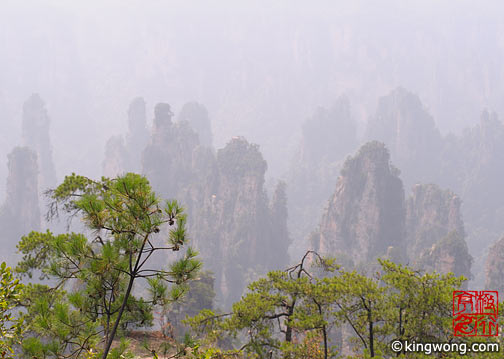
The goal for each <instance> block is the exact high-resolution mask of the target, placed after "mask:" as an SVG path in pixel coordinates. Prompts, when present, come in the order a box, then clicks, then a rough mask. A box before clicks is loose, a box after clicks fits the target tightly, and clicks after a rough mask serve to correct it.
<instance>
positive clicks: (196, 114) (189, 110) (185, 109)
mask: <svg viewBox="0 0 504 359" xmlns="http://www.w3.org/2000/svg"><path fill="white" fill-rule="evenodd" d="M178 120H179V121H187V122H189V124H190V125H191V127H192V128H193V129H194V131H196V133H197V134H198V136H199V142H200V144H201V145H202V146H205V147H212V142H213V140H212V126H211V124H210V118H209V117H208V111H207V109H206V107H205V106H203V105H202V104H199V103H197V102H188V103H186V104H185V105H184V106H182V109H181V110H180V112H179V114H178Z"/></svg>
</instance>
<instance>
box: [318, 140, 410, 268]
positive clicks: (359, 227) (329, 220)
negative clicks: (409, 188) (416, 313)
mask: <svg viewBox="0 0 504 359" xmlns="http://www.w3.org/2000/svg"><path fill="white" fill-rule="evenodd" d="M405 235H406V232H405V208H404V190H403V185H402V182H401V180H400V179H399V176H398V170H397V169H395V168H394V167H393V166H392V165H391V163H390V156H389V153H388V150H387V149H386V148H385V145H383V144H382V143H379V142H369V143H367V144H365V145H364V146H362V147H361V149H360V150H359V152H358V153H357V154H356V155H355V156H353V157H351V158H349V159H348V160H347V161H346V162H345V164H344V166H343V169H342V171H341V176H340V178H339V179H338V181H337V183H336V190H335V192H334V194H333V196H332V197H331V198H330V199H329V204H328V207H327V209H326V211H325V213H324V214H323V217H322V221H321V224H320V229H319V238H318V241H316V242H318V243H315V245H316V248H317V249H318V250H319V251H320V252H321V253H324V254H331V255H335V254H343V255H346V256H348V257H350V258H351V259H352V260H353V261H354V262H355V263H362V262H368V261H370V260H372V259H374V258H376V257H377V256H382V255H385V254H386V253H387V252H391V249H392V251H393V252H395V253H397V255H396V257H399V258H396V259H403V260H404V255H405Z"/></svg>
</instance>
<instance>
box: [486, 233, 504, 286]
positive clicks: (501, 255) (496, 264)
mask: <svg viewBox="0 0 504 359" xmlns="http://www.w3.org/2000/svg"><path fill="white" fill-rule="evenodd" d="M485 272H486V273H485V274H486V281H485V288H486V289H487V290H497V291H499V292H500V293H503V292H504V280H503V278H504V237H503V238H501V239H500V240H498V241H497V242H495V243H494V244H493V245H492V246H491V247H490V249H489V251H488V258H487V262H486V271H485Z"/></svg>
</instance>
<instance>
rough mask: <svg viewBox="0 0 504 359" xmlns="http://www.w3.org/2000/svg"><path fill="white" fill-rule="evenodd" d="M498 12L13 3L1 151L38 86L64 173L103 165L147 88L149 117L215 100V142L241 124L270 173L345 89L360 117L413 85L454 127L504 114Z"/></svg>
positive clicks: (479, 7)
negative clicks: (319, 110)
mask: <svg viewBox="0 0 504 359" xmlns="http://www.w3.org/2000/svg"><path fill="white" fill-rule="evenodd" d="M501 10H502V7H501V6H500V5H499V2H497V1H495V2H483V3H478V4H475V3H474V2H470V1H451V2H450V1H444V2H439V1H417V2H409V1H386V2H380V3H369V2H364V1H351V2H338V3H334V2H332V1H328V2H323V1H320V2H316V3H315V4H310V5H308V4H306V3H305V2H300V1H299V2H298V1H276V2H273V4H272V3H271V2H266V1H265V2H261V1H254V2H234V1H215V2H195V1H193V2H191V1H149V2H145V1H117V2H113V1H105V2H102V1H96V2H93V1H91V2H88V1H86V2H65V1H21V2H20V1H8V0H7V1H6V0H4V1H2V4H1V10H0V44H1V49H2V56H1V57H0V115H1V120H0V125H1V133H2V140H1V151H2V153H6V152H8V150H9V149H10V148H11V147H12V146H13V145H15V144H17V143H19V138H20V118H21V108H22V103H23V102H24V101H25V100H26V98H28V97H29V95H31V94H32V93H39V94H40V95H41V97H42V98H43V99H44V101H45V102H46V104H47V109H48V113H49V116H50V118H51V137H52V142H53V147H54V157H55V163H56V167H57V173H58V176H59V178H61V176H63V175H64V174H66V173H69V172H71V171H75V172H80V173H86V174H89V175H91V176H96V175H98V174H99V172H98V171H99V168H100V167H99V166H96V163H97V162H100V161H101V160H102V157H103V148H104V143H105V141H106V139H107V138H108V137H109V136H110V135H112V134H113V133H117V132H119V131H120V130H121V129H122V128H123V127H124V126H125V120H124V118H125V111H126V108H127V105H128V103H129V101H130V100H131V99H132V98H133V97H136V96H143V97H144V98H145V99H146V101H147V106H148V109H149V111H148V113H149V115H150V116H149V117H152V116H151V114H152V108H153V106H154V104H155V103H157V102H159V101H166V102H169V103H170V104H172V106H173V107H174V108H175V109H180V107H181V105H182V104H183V103H184V102H186V101H190V100H196V101H199V102H201V103H203V104H205V106H207V108H208V110H209V113H210V114H211V118H212V122H213V128H214V132H215V145H216V146H217V147H220V146H222V145H223V144H225V143H226V141H227V139H228V138H229V137H230V136H233V135H236V134H239V135H244V136H246V137H247V139H249V140H250V141H252V142H256V143H259V144H260V145H261V148H262V150H263V152H264V155H265V157H266V159H267V160H268V164H269V171H268V175H269V176H280V175H281V174H282V173H283V172H284V171H285V170H286V168H285V161H284V160H283V159H284V158H286V156H289V154H290V152H291V151H292V148H293V146H295V143H296V141H295V136H296V134H298V131H299V128H300V124H301V123H302V122H303V121H304V120H305V119H306V118H307V117H309V115H310V114H311V113H312V112H313V111H314V109H315V108H316V107H317V106H319V105H322V106H325V105H328V104H329V103H331V102H332V101H333V100H334V99H335V98H336V97H337V96H338V95H340V94H343V93H344V94H347V95H348V96H349V97H350V100H351V103H352V109H353V112H354V114H355V117H356V119H357V120H358V121H359V123H360V124H361V125H362V124H363V123H365V121H366V120H367V117H368V116H369V114H370V113H372V112H373V111H374V109H375V108H376V102H377V98H378V97H379V96H381V95H383V94H385V93H387V92H388V91H390V90H391V89H393V88H394V87H396V86H399V85H401V86H404V87H405V88H407V89H409V90H411V91H413V92H415V93H417V94H418V95H419V96H420V98H421V99H422V102H423V103H424V105H425V106H426V107H427V108H428V109H429V111H430V113H431V114H432V115H433V117H434V118H435V121H436V123H437V125H438V127H439V128H440V129H441V130H442V131H443V132H446V131H456V132H457V131H460V130H461V129H462V128H464V127H466V126H469V125H472V124H473V123H475V122H476V121H477V119H478V116H479V113H480V112H481V111H482V109H483V108H489V109H492V110H495V111H497V112H501V111H502V107H503V105H502V101H501V98H502V95H503V92H504V85H503V83H502V81H499V79H501V78H502V76H503V71H502V68H501V67H500V66H499V64H501V63H502V60H503V55H504V38H503V26H504V25H502V23H501V22H500V20H499V13H500V12H501ZM361 127H362V126H361ZM279 136H280V137H281V138H282V139H283V140H282V144H281V146H279V143H278V141H277V139H278V137H279ZM1 161H2V162H1V163H0V169H1V172H0V173H1V174H2V177H3V178H5V177H6V165H5V156H2V157H1ZM0 182H1V183H2V186H4V184H3V182H4V181H0ZM0 192H1V193H2V195H3V192H4V191H0Z"/></svg>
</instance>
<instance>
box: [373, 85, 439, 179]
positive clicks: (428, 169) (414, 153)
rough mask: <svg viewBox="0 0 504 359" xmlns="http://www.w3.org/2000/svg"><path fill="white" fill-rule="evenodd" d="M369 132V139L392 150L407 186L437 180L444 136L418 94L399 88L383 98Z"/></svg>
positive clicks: (393, 159) (394, 160)
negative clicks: (442, 136) (381, 143)
mask: <svg viewBox="0 0 504 359" xmlns="http://www.w3.org/2000/svg"><path fill="white" fill-rule="evenodd" d="M366 132H367V133H366V138H367V139H369V140H378V141H381V142H383V143H385V144H386V146H387V147H388V148H389V149H390V154H391V158H392V161H393V162H394V163H395V164H396V165H397V166H398V167H399V168H400V169H401V171H402V173H403V176H402V177H403V181H404V183H405V185H406V187H408V188H409V187H410V186H411V185H413V184H415V183H418V182H423V183H430V182H433V181H435V180H436V179H437V175H438V171H437V169H438V160H439V152H440V151H441V148H442V140H441V135H440V133H439V131H438V129H437V128H436V126H435V123H434V119H433V118H432V116H431V115H430V114H429V113H428V112H427V110H426V109H425V108H424V106H423V105H422V103H421V102H420V99H419V98H418V96H416V95H414V94H412V93H411V92H408V91H407V90H405V89H404V88H401V87H399V88H397V89H395V90H393V91H392V92H391V93H390V94H389V95H387V96H384V97H382V98H380V100H379V103H378V108H377V110H376V114H375V115H374V117H372V118H371V119H370V120H369V122H368V127H367V130H366Z"/></svg>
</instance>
